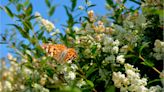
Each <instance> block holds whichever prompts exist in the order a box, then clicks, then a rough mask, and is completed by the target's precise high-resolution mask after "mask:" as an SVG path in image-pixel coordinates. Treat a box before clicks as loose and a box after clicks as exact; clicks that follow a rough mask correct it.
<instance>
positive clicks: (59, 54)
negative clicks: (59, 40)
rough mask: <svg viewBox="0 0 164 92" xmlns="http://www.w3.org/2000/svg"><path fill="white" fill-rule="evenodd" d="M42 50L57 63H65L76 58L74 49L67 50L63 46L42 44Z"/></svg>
mask: <svg viewBox="0 0 164 92" xmlns="http://www.w3.org/2000/svg"><path fill="white" fill-rule="evenodd" d="M42 48H43V49H44V50H45V51H46V52H47V55H48V56H51V57H53V58H55V60H57V61H58V62H59V63H61V62H64V63H65V62H67V61H69V60H73V59H74V58H76V57H77V53H76V51H75V49H73V48H67V47H66V46H65V45H63V44H43V45H42Z"/></svg>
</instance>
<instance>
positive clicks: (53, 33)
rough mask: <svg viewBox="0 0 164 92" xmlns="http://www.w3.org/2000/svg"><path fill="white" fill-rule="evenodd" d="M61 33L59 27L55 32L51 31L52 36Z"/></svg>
mask: <svg viewBox="0 0 164 92" xmlns="http://www.w3.org/2000/svg"><path fill="white" fill-rule="evenodd" d="M59 33H60V30H59V29H56V30H55V31H54V32H52V33H50V35H51V36H54V35H57V34H59Z"/></svg>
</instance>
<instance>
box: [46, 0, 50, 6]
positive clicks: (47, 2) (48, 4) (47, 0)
mask: <svg viewBox="0 0 164 92" xmlns="http://www.w3.org/2000/svg"><path fill="white" fill-rule="evenodd" d="M45 2H46V5H47V6H48V7H49V8H50V7H51V3H50V1H49V0H45Z"/></svg>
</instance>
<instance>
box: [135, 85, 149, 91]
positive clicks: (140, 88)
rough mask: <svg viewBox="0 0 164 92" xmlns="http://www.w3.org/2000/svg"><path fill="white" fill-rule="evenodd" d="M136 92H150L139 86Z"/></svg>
mask: <svg viewBox="0 0 164 92" xmlns="http://www.w3.org/2000/svg"><path fill="white" fill-rule="evenodd" d="M136 92H148V89H147V88H146V87H145V86H139V87H138V88H137V89H136Z"/></svg>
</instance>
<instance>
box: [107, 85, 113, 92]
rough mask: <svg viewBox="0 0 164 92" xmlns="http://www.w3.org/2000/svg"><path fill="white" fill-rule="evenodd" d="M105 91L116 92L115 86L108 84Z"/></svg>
mask: <svg viewBox="0 0 164 92" xmlns="http://www.w3.org/2000/svg"><path fill="white" fill-rule="evenodd" d="M105 92H116V91H115V86H109V87H108V88H107V90H106V91H105Z"/></svg>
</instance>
